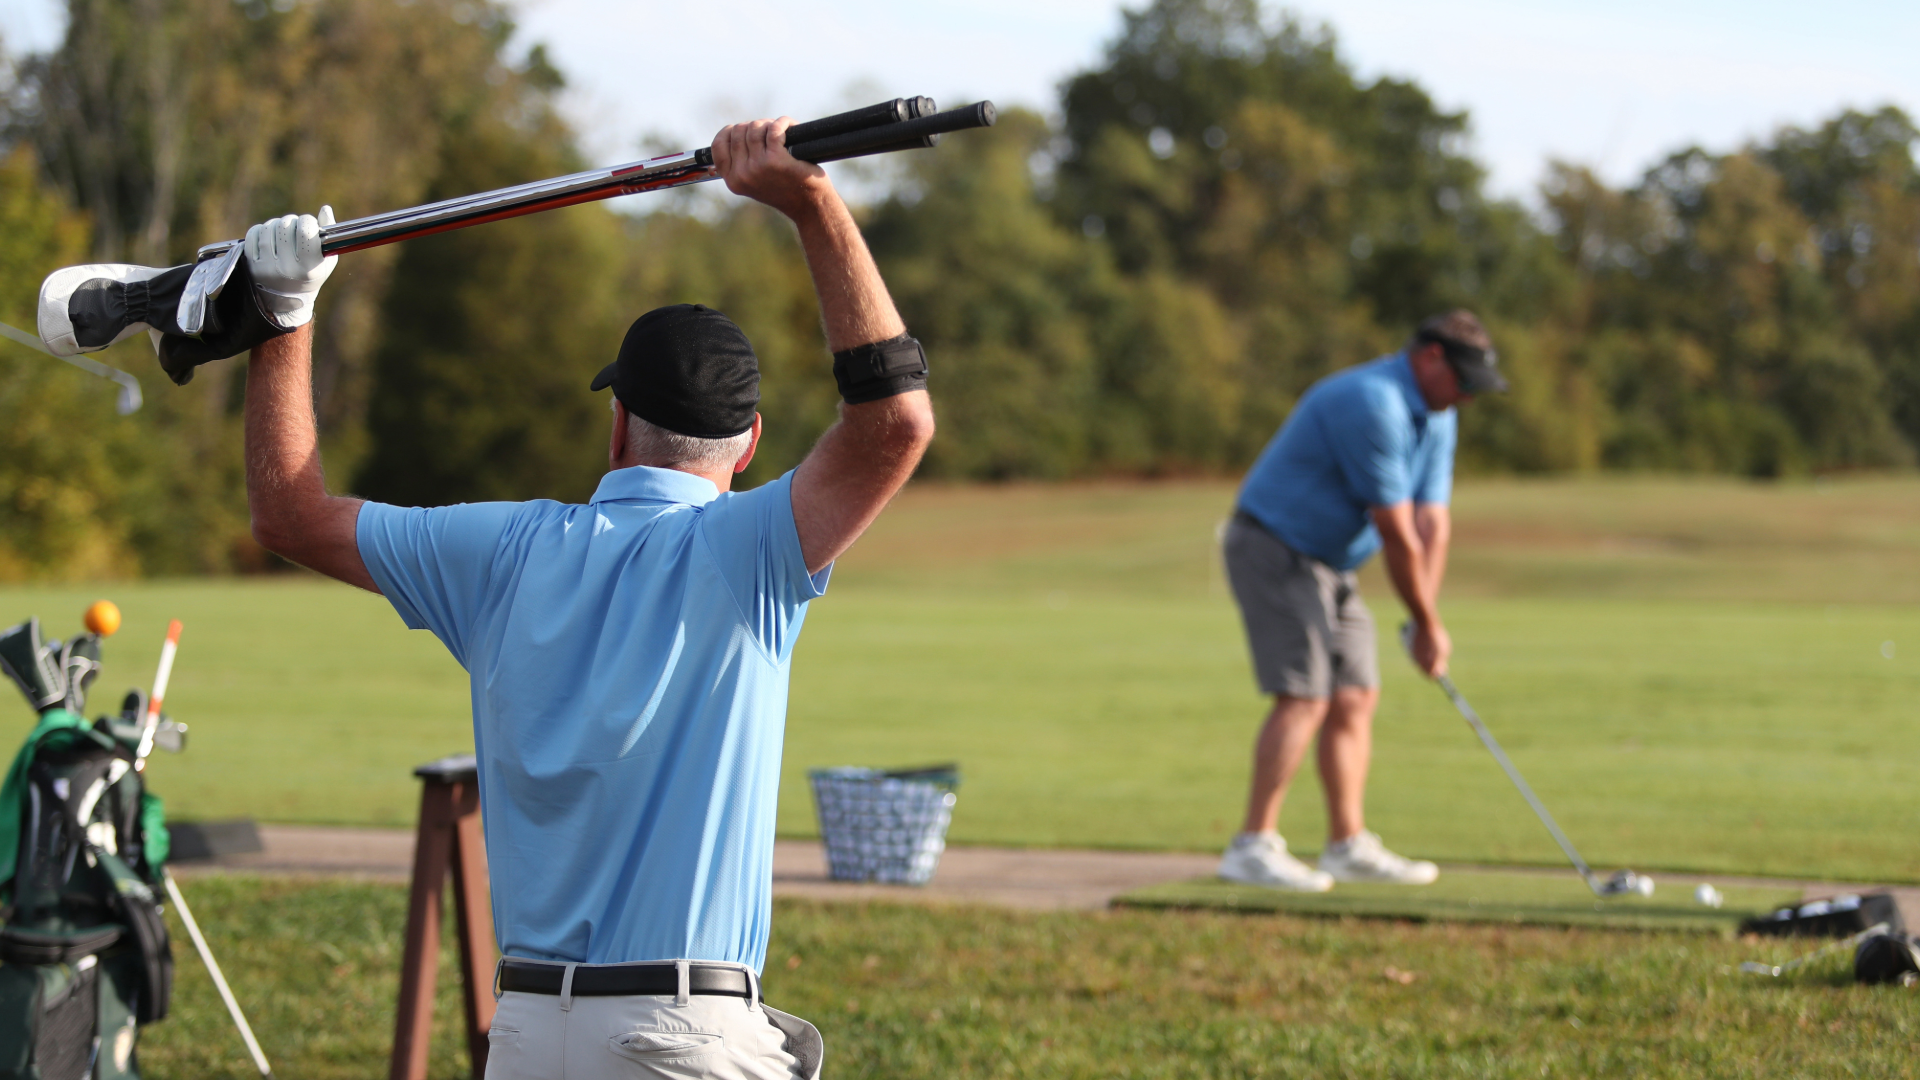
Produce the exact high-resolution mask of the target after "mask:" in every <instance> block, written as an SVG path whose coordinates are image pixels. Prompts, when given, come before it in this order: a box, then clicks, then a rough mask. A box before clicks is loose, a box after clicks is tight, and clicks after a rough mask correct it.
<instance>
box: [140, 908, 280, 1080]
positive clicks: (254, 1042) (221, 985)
mask: <svg viewBox="0 0 1920 1080" xmlns="http://www.w3.org/2000/svg"><path fill="white" fill-rule="evenodd" d="M160 876H161V880H162V881H164V882H166V886H167V898H168V899H169V900H172V901H173V909H174V910H175V911H178V912H179V913H180V922H181V923H182V924H183V925H185V926H186V928H187V936H188V937H190V938H192V939H193V947H194V948H195V949H196V950H198V951H199V953H200V962H201V963H203V964H205V965H207V974H209V975H211V976H213V985H214V988H215V989H217V990H219V991H220V1000H221V1001H224V1002H226V1003H227V1012H228V1013H229V1014H230V1015H232V1017H233V1024H234V1026H235V1027H237V1028H239V1029H240V1037H241V1038H242V1039H244V1040H246V1043H247V1053H249V1054H252V1055H253V1064H254V1067H255V1068H257V1069H259V1070H260V1075H261V1076H265V1077H269V1078H271V1077H272V1076H273V1069H272V1068H271V1067H269V1066H268V1065H267V1055H266V1054H264V1053H262V1052H261V1050H260V1040H258V1039H255V1038H254V1037H253V1029H252V1028H251V1027H248V1026H247V1018H246V1015H245V1014H244V1013H242V1012H241V1011H240V1003H239V1002H238V1001H235V1000H234V998H233V988H232V987H230V986H228V985H227V977H226V976H225V975H223V974H221V973H220V962H219V961H218V960H215V959H214V958H213V950H212V949H210V948H208V947H207V939H206V936H205V935H203V934H202V933H200V924H199V923H198V922H195V921H194V918H193V909H191V908H189V907H187V898H186V897H184V896H182V895H180V886H178V885H176V884H174V883H173V875H172V874H170V873H167V872H166V871H164V870H163V871H161V874H160Z"/></svg>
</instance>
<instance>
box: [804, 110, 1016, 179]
mask: <svg viewBox="0 0 1920 1080" xmlns="http://www.w3.org/2000/svg"><path fill="white" fill-rule="evenodd" d="M995 118H996V114H995V112H994V108H993V102H991V101H976V102H974V103H973V104H971V105H963V106H961V107H960V108H958V109H948V110H947V111H946V112H943V113H934V114H933V115H932V116H922V117H919V118H917V119H913V120H903V121H901V122H900V123H897V124H884V125H881V126H880V127H872V128H863V129H861V130H859V131H849V132H846V133H844V134H840V135H834V136H830V137H828V138H824V139H815V140H812V141H810V142H802V143H794V142H792V141H791V140H789V141H788V143H787V152H788V153H790V154H792V155H793V156H794V157H797V158H799V159H800V160H802V161H811V162H813V163H815V164H816V165H817V164H822V163H825V162H828V161H845V160H846V159H847V158H856V157H866V156H868V155H870V154H884V153H890V152H892V151H895V150H910V149H913V148H915V147H921V146H932V145H933V144H934V140H935V139H937V138H938V137H939V136H941V135H944V134H946V133H947V132H950V131H965V130H967V129H968V128H982V127H992V126H993V122H994V120H995Z"/></svg>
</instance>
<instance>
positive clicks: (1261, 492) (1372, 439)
mask: <svg viewBox="0 0 1920 1080" xmlns="http://www.w3.org/2000/svg"><path fill="white" fill-rule="evenodd" d="M1456 420H1457V418H1456V415H1455V413H1454V411H1453V409H1451V408H1447V409H1443V410H1441V411H1439V412H1432V411H1430V410H1429V409H1428V408H1427V402H1426V399H1425V398H1423V397H1421V396H1420V386H1419V384H1418V383H1416V382H1414V379H1413V367H1412V365H1410V364H1409V363H1408V362H1407V356H1406V354H1405V353H1395V354H1393V355H1391V356H1383V357H1381V358H1379V359H1378V360H1370V361H1368V362H1367V363H1364V364H1359V365H1356V366H1354V367H1350V368H1347V369H1346V370H1345V371H1339V372H1335V373H1334V374H1332V375H1329V376H1327V377H1326V378H1324V379H1321V380H1320V381H1319V382H1317V383H1314V384H1313V386H1312V387H1310V388H1308V390H1307V392H1306V393H1305V394H1304V395H1302V396H1301V398H1300V403H1299V404H1298V405H1296V406H1294V409H1293V413H1292V415H1290V416H1288V417H1287V422H1286V423H1285V424H1284V425H1282V426H1281V428H1280V433H1279V434H1277V435H1275V436H1274V437H1273V441H1272V442H1269V443H1268V444H1267V448H1266V449H1265V450H1263V451H1261V452H1260V459H1259V460H1258V461H1256V462H1254V463H1253V469H1252V471H1250V472H1248V473H1247V479H1246V482H1245V483H1243V484H1241V485H1240V497H1239V504H1238V505H1239V509H1240V510H1242V511H1243V512H1245V513H1247V514H1248V515H1250V516H1252V517H1253V519H1254V520H1256V521H1258V522H1259V523H1260V524H1261V525H1264V526H1265V527H1266V529H1267V531H1268V532H1271V533H1272V534H1273V535H1275V536H1277V537H1279V538H1280V539H1281V540H1282V541H1283V542H1285V543H1286V545H1287V546H1288V547H1290V548H1292V549H1294V550H1295V551H1299V552H1302V553H1304V554H1307V555H1311V556H1313V557H1314V558H1316V559H1319V560H1320V561H1321V562H1323V563H1326V564H1327V565H1328V566H1331V567H1333V568H1334V569H1336V570H1352V569H1354V568H1356V567H1358V566H1359V565H1360V564H1361V563H1363V562H1366V561H1367V559H1368V558H1369V557H1371V556H1372V555H1373V553H1374V552H1375V551H1378V550H1379V549H1380V531H1379V530H1378V529H1376V528H1374V527H1373V519H1372V518H1371V517H1369V516H1368V515H1367V511H1369V510H1370V509H1372V508H1374V507H1378V506H1393V505H1396V504H1398V503H1403V502H1407V501H1408V500H1412V501H1413V502H1416V503H1430V504H1432V503H1438V504H1444V503H1446V501H1447V499H1448V498H1449V497H1451V495H1452V494H1453V449H1454V444H1455V442H1456V441H1457V439H1458V429H1457V427H1456Z"/></svg>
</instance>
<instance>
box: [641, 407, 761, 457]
mask: <svg viewBox="0 0 1920 1080" xmlns="http://www.w3.org/2000/svg"><path fill="white" fill-rule="evenodd" d="M751 442H753V432H752V431H743V432H741V433H740V434H738V435H729V436H727V437H726V438H724V439H702V438H699V437H697V436H693V435H682V434H680V433H679V432H677V431H668V430H667V429H666V428H663V427H661V426H659V425H658V424H650V423H648V422H647V421H645V420H642V419H640V417H639V416H638V415H637V414H635V413H633V412H631V411H629V412H628V413H627V450H628V452H629V453H631V454H632V455H633V457H634V461H635V462H636V463H638V464H641V465H651V466H653V467H654V468H656V469H680V470H682V471H688V472H712V471H713V470H715V469H730V468H732V467H733V463H734V462H736V461H739V460H740V455H742V454H744V453H746V452H747V445H748V444H749V443H751Z"/></svg>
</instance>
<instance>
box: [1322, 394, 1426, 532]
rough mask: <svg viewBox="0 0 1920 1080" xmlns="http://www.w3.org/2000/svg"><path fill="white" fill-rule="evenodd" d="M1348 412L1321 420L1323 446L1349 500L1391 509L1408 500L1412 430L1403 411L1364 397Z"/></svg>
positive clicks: (1410, 493) (1379, 399)
mask: <svg viewBox="0 0 1920 1080" xmlns="http://www.w3.org/2000/svg"><path fill="white" fill-rule="evenodd" d="M1353 405H1354V407H1353V408H1350V409H1341V410H1336V411H1335V412H1333V413H1332V414H1331V415H1329V416H1327V417H1326V421H1325V422H1326V424H1327V425H1328V427H1329V429H1330V430H1329V431H1328V432H1327V435H1328V439H1327V442H1328V444H1329V445H1330V446H1331V447H1332V448H1333V458H1334V461H1335V462H1336V463H1337V464H1338V465H1339V467H1340V473H1341V476H1342V478H1343V479H1345V481H1346V485H1347V490H1348V491H1349V492H1350V493H1351V494H1352V495H1353V497H1354V498H1355V499H1356V500H1358V501H1360V502H1362V503H1365V504H1366V505H1368V506H1394V505H1397V504H1399V503H1403V502H1406V501H1407V500H1408V499H1410V498H1412V497H1413V475H1412V470H1411V469H1410V468H1409V467H1408V466H1409V462H1408V460H1407V459H1408V458H1409V457H1410V456H1411V451H1412V449H1413V447H1412V442H1413V431H1412V427H1413V425H1412V424H1411V423H1410V422H1409V420H1408V418H1407V415H1406V406H1405V405H1404V404H1401V403H1400V402H1397V401H1394V400H1392V399H1391V398H1386V397H1384V396H1379V395H1368V396H1365V397H1361V398H1359V399H1357V400H1354V401H1353Z"/></svg>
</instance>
